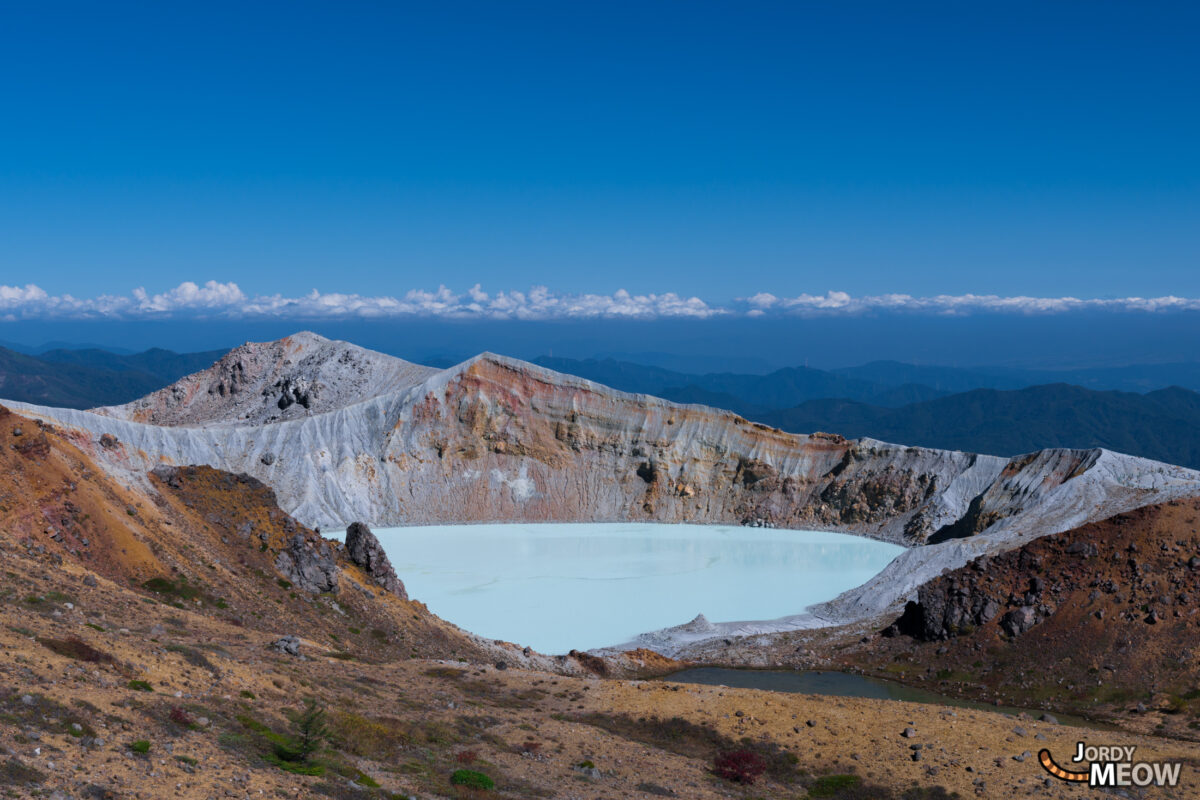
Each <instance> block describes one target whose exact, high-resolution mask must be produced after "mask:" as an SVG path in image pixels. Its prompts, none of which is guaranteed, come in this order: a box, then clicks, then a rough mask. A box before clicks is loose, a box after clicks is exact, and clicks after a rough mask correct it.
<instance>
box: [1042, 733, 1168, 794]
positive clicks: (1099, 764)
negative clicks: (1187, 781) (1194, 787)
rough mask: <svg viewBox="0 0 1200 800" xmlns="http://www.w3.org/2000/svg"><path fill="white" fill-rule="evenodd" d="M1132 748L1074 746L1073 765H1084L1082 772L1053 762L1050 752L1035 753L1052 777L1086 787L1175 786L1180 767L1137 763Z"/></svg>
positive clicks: (1077, 744) (1081, 744)
mask: <svg viewBox="0 0 1200 800" xmlns="http://www.w3.org/2000/svg"><path fill="white" fill-rule="evenodd" d="M1136 751H1137V747H1135V746H1133V745H1089V744H1087V743H1086V742H1077V743H1076V745H1075V754H1074V755H1073V756H1071V761H1072V763H1075V764H1082V763H1084V762H1087V767H1086V768H1084V769H1082V770H1081V769H1067V768H1065V767H1061V766H1059V765H1058V763H1057V762H1055V760H1054V757H1053V756H1052V755H1050V751H1049V750H1041V751H1040V752H1038V761H1039V762H1040V763H1041V765H1042V768H1043V769H1044V770H1046V772H1049V773H1050V774H1051V775H1053V776H1054V777H1056V778H1058V779H1059V780H1063V781H1071V782H1073V783H1086V784H1087V785H1088V786H1095V787H1110V786H1176V785H1178V784H1179V773H1180V771H1181V769H1182V764H1180V763H1179V762H1178V761H1136V760H1134V753H1135V752H1136Z"/></svg>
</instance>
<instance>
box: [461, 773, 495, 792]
mask: <svg viewBox="0 0 1200 800" xmlns="http://www.w3.org/2000/svg"><path fill="white" fill-rule="evenodd" d="M450 783H452V784H453V785H455V786H465V787H467V788H469V789H482V790H484V791H486V790H488V789H495V788H496V782H495V781H494V780H492V779H491V778H489V777H488V776H487V775H484V774H483V773H482V772H476V771H475V770H473V769H456V770H454V772H453V774H451V775H450Z"/></svg>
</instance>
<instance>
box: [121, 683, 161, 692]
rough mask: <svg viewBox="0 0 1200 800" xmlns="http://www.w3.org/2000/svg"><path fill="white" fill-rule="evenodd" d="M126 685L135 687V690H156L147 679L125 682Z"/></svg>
mask: <svg viewBox="0 0 1200 800" xmlns="http://www.w3.org/2000/svg"><path fill="white" fill-rule="evenodd" d="M125 686H126V687H127V688H129V689H133V690H134V691H135V692H153V691H154V689H153V688H152V687H151V686H150V684H149V683H147V682H146V681H130V682H129V683H127V684H125Z"/></svg>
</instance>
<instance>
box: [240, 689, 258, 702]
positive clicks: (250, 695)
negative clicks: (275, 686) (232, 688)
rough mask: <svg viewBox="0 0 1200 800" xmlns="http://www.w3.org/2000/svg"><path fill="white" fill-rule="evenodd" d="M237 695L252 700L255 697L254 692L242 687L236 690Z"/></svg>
mask: <svg viewBox="0 0 1200 800" xmlns="http://www.w3.org/2000/svg"><path fill="white" fill-rule="evenodd" d="M238 696H239V697H244V698H246V699H247V700H254V699H255V696H254V692H252V691H250V690H249V689H242V690H241V691H240V692H238Z"/></svg>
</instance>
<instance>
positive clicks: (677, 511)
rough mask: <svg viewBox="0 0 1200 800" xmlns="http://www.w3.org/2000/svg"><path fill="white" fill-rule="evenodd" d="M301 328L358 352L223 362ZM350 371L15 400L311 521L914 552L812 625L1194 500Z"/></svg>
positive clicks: (542, 378)
mask: <svg viewBox="0 0 1200 800" xmlns="http://www.w3.org/2000/svg"><path fill="white" fill-rule="evenodd" d="M302 337H308V338H306V341H309V343H310V345H309V346H311V347H315V350H314V353H315V352H321V353H326V354H327V355H328V356H329V358H332V359H333V360H334V361H335V362H336V361H338V360H340V359H342V358H343V357H345V356H344V353H346V352H352V351H347V350H345V349H344V348H343V347H342V343H330V342H327V341H326V340H321V339H320V337H315V339H313V338H312V337H313V335H311V334H305V335H298V336H297V337H289V339H285V340H282V341H281V342H276V343H268V344H265V345H246V346H244V347H243V348H239V350H237V351H234V353H239V352H240V355H238V356H237V357H236V360H240V362H242V363H253V364H258V365H259V366H257V367H255V369H253V370H251V372H253V373H254V374H256V375H266V376H267V377H263V378H262V379H261V380H258V381H257V382H256V383H254V384H253V385H254V386H256V387H267V386H271V387H273V386H274V385H275V384H274V383H273V382H269V378H270V377H271V376H274V375H277V374H283V372H284V371H286V370H281V369H273V368H270V367H269V364H270V360H271V358H276V359H278V357H279V356H278V351H280V350H281V348H282V349H284V350H286V349H287V348H289V347H292V346H293V345H290V344H288V343H289V342H294V341H295V340H297V339H300V338H302ZM315 340H319V341H315ZM314 342H315V343H314ZM334 345H337V346H336V347H335V346H334ZM345 347H352V346H349V345H347V346H345ZM362 352H368V351H362ZM337 353H342V354H343V355H337ZM230 355H231V356H233V355H234V354H233V353H231V354H230ZM363 358H364V359H366V357H363ZM379 358H381V359H385V358H387V357H385V356H379ZM368 361H369V359H366V360H364V361H363V362H362V363H367V362H368ZM397 361H398V360H397ZM226 362H228V357H227V359H223V362H222V363H226ZM301 362H303V363H304V364H305V366H304V367H303V369H302V370H300V371H298V372H297V371H295V370H294V369H292V368H291V367H289V370H291V371H287V374H288V375H289V376H290V378H289V379H292V380H293V382H296V381H299V382H301V383H302V382H304V381H306V380H308V381H310V383H311V382H312V381H315V380H316V378H315V377H313V376H322V375H324V376H330V375H334V374H336V371H337V370H336V369H335V367H336V364H335V365H332V366H331V365H330V363H329V362H328V360H326V361H321V360H320V358H318V357H317V356H315V355H314V356H313V358H312V359H311V360H309V361H305V360H304V359H300V360H299V361H294V362H290V363H293V364H298V363H301ZM400 363H401V364H404V363H406V362H400ZM226 366H228V364H226ZM409 366H412V365H409ZM218 367H220V364H218V365H217V367H214V368H213V369H211V370H209V371H208V372H206V373H200V375H208V376H209V378H206V379H205V380H210V379H211V378H212V376H214V375H217V374H223V373H221V369H224V367H221V369H218ZM364 369H366V373H365V377H364V378H363V381H362V382H361V384H360V385H358V388H356V389H354V390H353V391H347V392H345V393H343V394H341V395H339V396H338V397H336V398H332V395H330V394H327V393H326V394H321V395H320V396H321V397H325V398H332V399H330V400H329V402H328V404H327V406H317V407H315V408H314V407H311V406H312V404H311V403H310V408H309V409H307V412H308V413H305V414H304V415H303V416H298V417H296V418H294V419H280V420H278V421H272V420H271V417H273V416H275V414H273V413H272V414H266V415H265V416H264V411H263V409H264V408H266V406H263V405H262V403H261V402H260V400H261V398H263V397H265V398H268V399H269V398H270V397H271V396H272V395H271V394H270V393H269V392H267V393H266V394H261V392H262V391H264V389H262V388H259V389H256V390H255V391H258V392H260V394H255V395H254V397H255V398H256V399H255V400H254V403H250V404H249V405H246V404H244V403H242V402H241V401H240V400H238V401H237V402H217V401H212V400H211V396H212V395H211V394H206V395H205V399H203V401H200V400H197V399H196V391H198V390H195V389H194V387H197V386H200V385H202V384H203V380H201V379H200V378H198V377H197V376H192V377H190V378H186V379H184V380H183V381H181V382H180V384H177V385H176V386H175V387H168V389H164V390H163V391H162V392H159V393H157V394H156V395H152V396H151V397H150V398H145V399H143V400H141V401H138V402H137V403H134V404H131V405H130V406H126V407H122V408H121V409H101V410H100V411H99V412H97V413H90V412H83V411H71V410H63V409H48V408H38V407H32V406H20V407H22V408H24V409H25V410H26V412H27V413H30V414H33V415H35V416H39V417H41V418H43V419H46V420H48V421H53V422H55V423H56V424H59V425H63V426H65V427H68V428H70V429H72V430H73V432H74V436H75V437H76V439H77V441H78V442H79V444H80V446H81V447H84V448H87V449H89V450H90V451H91V452H92V453H94V454H95V457H96V458H97V459H98V460H99V461H101V462H102V463H104V464H105V465H106V466H107V467H108V468H109V469H111V470H113V471H115V472H118V473H120V474H123V475H126V476H128V477H129V478H130V479H132V480H137V479H138V478H139V477H140V476H142V475H144V473H145V472H146V471H147V470H149V469H151V468H152V467H154V466H155V465H156V464H158V463H168V464H208V465H212V466H215V467H219V468H221V469H226V470H230V471H233V472H245V473H248V474H250V475H253V476H255V477H257V478H259V479H261V480H263V481H264V482H266V483H268V484H269V485H270V486H272V487H273V488H274V489H275V491H276V492H277V494H278V497H279V502H280V505H281V506H282V507H283V508H284V509H286V510H287V511H288V512H289V513H291V514H293V515H294V516H295V517H296V518H297V519H299V520H300V521H302V522H303V523H305V524H308V525H314V526H317V525H319V526H322V527H329V526H338V527H342V526H345V525H346V524H347V523H348V522H351V521H355V520H367V521H369V522H370V523H371V524H375V525H407V524H425V523H449V522H463V521H561V522H616V521H655V522H691V523H725V524H770V525H775V526H778V527H789V528H809V529H827V530H837V531H843V532H848V533H857V534H861V535H866V536H871V537H874V538H879V539H883V540H887V541H891V542H896V543H900V544H904V545H908V546H910V547H912V549H910V550H909V551H908V552H906V553H904V554H902V555H901V556H900V557H899V558H897V559H896V561H894V562H893V563H892V564H891V565H890V566H889V567H888V568H887V569H885V570H884V572H883V573H881V575H880V576H878V577H876V578H875V579H874V580H873V581H872V582H870V583H868V584H867V585H865V586H864V587H862V588H860V589H859V590H855V591H853V592H850V593H847V594H846V595H844V596H843V597H841V598H838V600H837V601H835V602H834V603H833V604H827V605H826V606H824V607H821V608H818V609H816V612H817V614H818V616H819V617H820V618H821V619H825V620H829V619H845V618H854V617H862V616H866V615H871V614H874V613H878V612H880V611H882V610H884V609H886V608H888V607H889V606H891V605H892V604H894V603H895V602H896V601H897V600H899V599H903V598H905V597H907V596H909V595H911V593H912V591H913V590H914V589H915V588H916V586H918V585H919V584H920V583H923V582H924V581H926V580H928V579H930V578H932V577H934V576H936V575H937V574H938V573H940V572H941V571H942V570H943V569H945V568H947V567H955V566H959V565H961V564H963V563H966V561H968V560H969V559H971V558H974V557H976V556H978V555H980V554H982V553H984V552H990V551H993V550H1002V549H1007V548H1009V547H1013V546H1015V545H1016V544H1017V543H1019V542H1022V541H1025V540H1028V539H1029V538H1032V537H1036V536H1040V535H1044V534H1048V533H1055V532H1058V531H1063V530H1067V529H1069V528H1072V527H1075V526H1078V525H1080V524H1083V523H1086V522H1089V521H1093V520H1098V519H1103V518H1106V517H1109V516H1112V515H1113V514H1117V513H1120V512H1123V511H1127V510H1129V509H1132V508H1137V507H1140V506H1143V505H1146V504H1148V503H1152V502H1161V501H1164V500H1169V499H1173V498H1176V497H1185V496H1193V495H1200V474H1198V473H1196V472H1193V471H1190V470H1186V469H1182V468H1179V467H1172V466H1168V465H1165V464H1160V463H1157V462H1152V461H1148V460H1145V459H1140V458H1134V457H1130V456H1124V455H1119V454H1116V453H1111V452H1108V451H1104V450H1085V451H1078V450H1046V451H1041V452H1039V453H1035V454H1031V455H1027V456H1021V457H1018V458H1014V459H1005V458H999V457H994V456H982V455H973V454H968V453H959V452H949V451H941V450H932V449H927V448H917V447H903V446H899V445H892V444H885V443H883V442H878V441H874V440H870V439H863V440H858V441H848V440H846V439H843V438H842V437H840V436H837V435H832V434H821V433H814V434H810V435H800V434H792V433H785V432H783V431H780V430H777V429H773V428H769V427H766V426H763V425H759V424H755V423H750V422H748V421H746V420H744V419H742V418H741V417H739V416H737V415H735V414H732V413H730V412H725V411H718V410H715V409H711V408H707V407H703V406H689V405H678V404H675V403H670V402H667V401H665V400H661V399H658V398H654V397H649V396H645V395H633V394H626V393H623V392H617V391H614V390H611V389H608V388H606V387H603V386H600V385H598V384H595V383H592V382H589V381H586V380H582V379H579V378H574V377H571V376H567V375H562V374H560V373H556V372H552V371H550V370H546V369H543V368H540V367H537V366H534V365H532V364H528V363H525V362H521V361H517V360H514V359H509V358H505V357H501V356H496V355H491V354H483V355H481V356H477V357H475V358H473V359H471V360H469V361H467V362H464V363H463V364H460V365H458V366H456V367H453V368H451V369H448V370H445V371H441V372H436V373H433V374H429V375H428V377H425V378H424V379H423V380H421V381H420V382H419V383H415V384H413V385H407V386H405V385H402V384H403V383H404V380H400V379H398V378H396V379H393V378H388V377H385V378H382V379H379V380H376V379H375V378H373V377H371V376H372V373H371V371H370V369H368V368H366V367H364ZM417 369H423V368H417ZM214 370H216V372H214ZM405 374H406V375H408V376H410V377H411V376H412V375H413V374H415V373H411V372H407V373H405ZM329 380H333V379H332V378H327V379H326V382H327V383H328V381H329ZM405 380H407V378H406V379H405ZM335 383H336V381H335ZM297 385H298V384H297ZM388 386H398V388H396V389H394V390H389V389H387V388H386V387H388ZM381 387H382V388H381ZM322 391H325V390H322ZM239 392H241V389H239ZM216 394H217V396H218V397H219V396H220V392H219V391H217V392H216ZM366 395H369V396H366ZM227 396H228V395H227ZM359 398H362V399H359ZM322 402H325V401H324V400H322ZM256 403H257V404H258V405H255V404H256ZM13 405H14V407H17V406H18V405H19V404H13ZM248 408H250V409H251V410H250V411H248V410H247V409H248ZM289 408H290V406H289ZM321 408H328V410H325V411H323V412H321V413H318V412H320V409H321ZM254 409H257V410H254ZM101 412H102V413H101ZM247 415H249V416H248V417H247ZM135 418H136V419H148V420H154V421H158V422H160V423H164V424H148V423H145V422H139V421H135ZM244 418H248V419H250V420H251V421H254V422H256V423H267V424H244V423H242V422H241V421H240V420H242V419H244ZM202 422H203V423H206V424H205V426H204V427H191V426H194V425H197V424H198V423H202ZM915 545H923V546H920V547H915Z"/></svg>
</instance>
